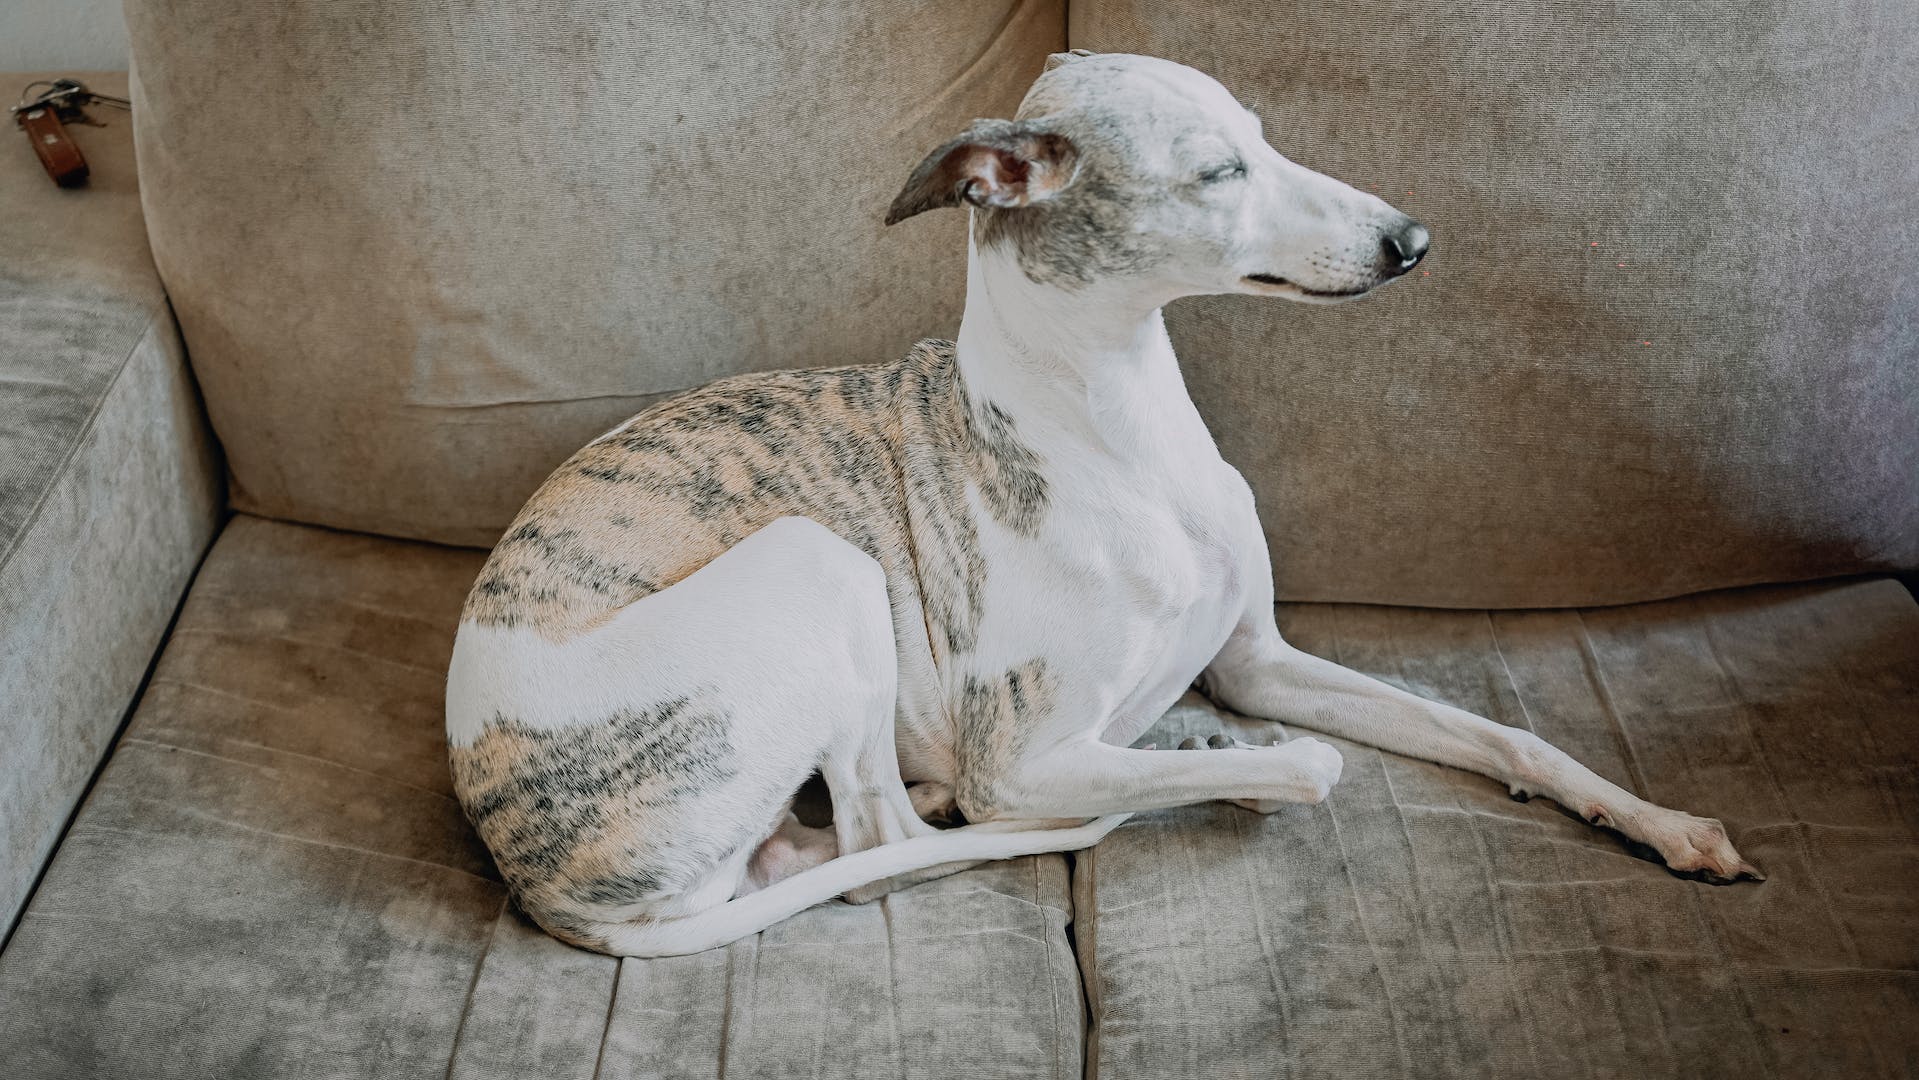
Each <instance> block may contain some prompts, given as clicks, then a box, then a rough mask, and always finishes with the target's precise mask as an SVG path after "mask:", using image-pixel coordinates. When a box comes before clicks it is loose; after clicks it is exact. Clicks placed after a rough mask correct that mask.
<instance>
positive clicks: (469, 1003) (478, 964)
mask: <svg viewBox="0 0 1919 1080" xmlns="http://www.w3.org/2000/svg"><path fill="white" fill-rule="evenodd" d="M508 900H509V897H508V896H507V895H504V894H503V895H501V897H500V909H499V910H498V911H495V912H494V913H493V922H492V925H490V926H489V927H487V932H486V944H485V945H484V946H482V947H481V948H480V955H479V958H478V959H477V960H475V961H474V963H473V981H471V982H469V983H467V984H466V1003H465V1004H463V1005H461V1006H460V1023H459V1026H458V1027H455V1028H454V1029H453V1045H452V1046H451V1047H450V1048H449V1049H448V1050H447V1054H446V1080H453V1066H454V1065H455V1064H456V1063H457V1062H458V1061H459V1060H460V1040H461V1038H463V1037H464V1036H465V1035H466V1022H467V1020H468V1018H470V1017H471V1016H472V1015H473V994H474V991H476V990H478V989H479V988H480V976H481V975H482V974H484V973H485V972H486V958H487V957H488V956H491V955H492V954H493V942H494V941H496V940H498V938H499V936H500V920H501V919H503V918H505V917H506V905H507V903H508Z"/></svg>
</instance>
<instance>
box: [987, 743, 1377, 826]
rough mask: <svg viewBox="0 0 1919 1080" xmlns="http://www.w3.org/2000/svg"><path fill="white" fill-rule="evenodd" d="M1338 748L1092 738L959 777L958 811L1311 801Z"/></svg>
mask: <svg viewBox="0 0 1919 1080" xmlns="http://www.w3.org/2000/svg"><path fill="white" fill-rule="evenodd" d="M1340 765H1341V761H1340V757H1339V751H1337V750H1335V749H1333V748H1332V747H1331V746H1328V745H1327V744H1325V743H1323V742H1320V741H1319V740H1318V739H1309V738H1299V739H1292V740H1290V741H1288V742H1285V743H1282V744H1280V745H1277V746H1247V747H1241V748H1238V749H1236V750H1235V751H1234V752H1231V753H1205V754H1194V753H1167V752H1164V751H1160V750H1129V749H1126V748H1124V747H1119V746H1111V745H1108V744H1106V743H1103V742H1100V741H1099V740H1097V739H1093V738H1090V737H1088V738H1083V739H1069V740H1066V741H1064V742H1061V743H1058V744H1056V745H1054V746H1051V747H1049V748H1047V749H1045V750H1042V751H1039V752H1037V753H1034V754H1032V755H1031V756H1030V757H1027V758H1025V759H1023V760H1022V761H1020V762H1019V764H1018V766H1017V768H1016V769H1015V770H1013V771H1012V772H1010V773H1008V774H1007V775H1004V776H996V777H977V776H976V777H962V778H961V782H960V789H959V798H960V810H961V812H963V813H964V814H965V815H966V816H967V818H968V819H970V820H973V821H988V820H992V819H996V818H1018V819H1032V818H1092V817H1102V816H1104V815H1106V814H1117V813H1125V812H1129V811H1140V810H1161V809H1164V808H1166V807H1169V806H1187V805H1190V804H1192V803H1200V802H1211V801H1213V800H1215V799H1246V800H1257V801H1260V802H1262V803H1271V804H1280V803H1317V802H1320V801H1322V800H1324V799H1325V798H1326V795H1327V793H1328V792H1330V791H1331V790H1332V788H1333V785H1334V784H1335V783H1337V782H1338V781H1339V770H1340Z"/></svg>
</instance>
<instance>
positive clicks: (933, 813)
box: [906, 780, 959, 825]
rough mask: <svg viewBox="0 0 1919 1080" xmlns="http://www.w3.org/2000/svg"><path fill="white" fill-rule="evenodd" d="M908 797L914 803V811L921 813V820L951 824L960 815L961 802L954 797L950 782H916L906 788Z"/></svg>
mask: <svg viewBox="0 0 1919 1080" xmlns="http://www.w3.org/2000/svg"><path fill="white" fill-rule="evenodd" d="M906 797H907V799H909V800H910V801H911V802H912V803H913V812H914V813H915V814H918V815H919V817H920V820H921V821H925V822H928V823H931V824H934V825H949V824H953V823H954V821H955V819H957V818H958V817H959V802H958V800H957V799H955V798H954V797H953V788H952V785H950V784H942V783H940V782H938V781H936V780H929V781H926V782H925V783H920V784H914V785H913V786H912V787H909V788H907V789H906Z"/></svg>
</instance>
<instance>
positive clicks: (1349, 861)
mask: <svg viewBox="0 0 1919 1080" xmlns="http://www.w3.org/2000/svg"><path fill="white" fill-rule="evenodd" d="M1339 611H1340V609H1338V608H1334V609H1333V611H1332V619H1331V620H1330V629H1331V638H1332V641H1331V644H1332V647H1333V648H1332V653H1333V655H1332V661H1333V663H1335V664H1339V665H1340V666H1341V667H1344V666H1345V660H1344V659H1343V658H1342V657H1341V655H1340V653H1341V652H1342V651H1343V650H1341V649H1340V647H1339V638H1340V635H1339ZM1381 768H1384V764H1383V763H1382V765H1381ZM1324 805H1325V807H1326V819H1327V820H1328V821H1330V822H1331V823H1332V826H1333V843H1334V844H1336V845H1338V847H1339V865H1340V869H1341V870H1342V871H1344V872H1345V875H1346V888H1347V890H1348V891H1349V892H1351V893H1352V897H1353V918H1354V920H1355V921H1357V922H1358V923H1359V933H1360V936H1361V937H1363V938H1364V939H1365V941H1366V951H1367V952H1369V953H1371V954H1372V957H1373V970H1374V971H1376V972H1378V973H1379V993H1380V996H1381V997H1383V998H1385V1000H1386V1015H1387V1016H1388V1017H1389V1018H1390V1019H1391V1020H1392V1022H1393V1048H1394V1049H1395V1050H1397V1051H1399V1068H1400V1075H1402V1076H1407V1077H1411V1076H1417V1075H1419V1074H1417V1073H1415V1072H1414V1071H1413V1061H1412V1057H1411V1056H1410V1055H1409V1054H1408V1053H1407V1052H1406V1036H1405V1022H1404V1021H1403V1020H1401V1019H1400V1016H1399V1005H1398V1003H1397V1002H1395V1001H1394V1000H1393V990H1392V985H1391V979H1390V978H1389V977H1388V976H1387V974H1386V961H1385V959H1384V957H1382V956H1381V955H1380V952H1379V944H1378V942H1376V941H1374V940H1373V929H1372V926H1371V925H1370V924H1369V923H1368V922H1367V920H1366V909H1365V905H1364V904H1363V903H1362V902H1361V901H1360V898H1359V882H1358V881H1356V880H1354V878H1353V856H1352V852H1351V850H1349V849H1348V848H1347V847H1346V834H1345V831H1344V830H1342V829H1341V828H1340V827H1339V810H1338V807H1336V806H1335V805H1334V804H1333V800H1332V799H1330V798H1329V799H1327V800H1326V802H1325V804H1324Z"/></svg>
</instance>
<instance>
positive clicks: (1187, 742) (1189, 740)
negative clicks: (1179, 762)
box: [1179, 735, 1200, 750]
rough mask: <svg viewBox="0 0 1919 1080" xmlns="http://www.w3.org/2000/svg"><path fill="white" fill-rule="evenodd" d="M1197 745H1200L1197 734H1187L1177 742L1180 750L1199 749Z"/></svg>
mask: <svg viewBox="0 0 1919 1080" xmlns="http://www.w3.org/2000/svg"><path fill="white" fill-rule="evenodd" d="M1199 747H1200V742H1199V736H1197V735H1188V736H1186V737H1185V738H1184V739H1181V740H1180V743H1179V748H1180V749H1181V750H1197V749H1199Z"/></svg>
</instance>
